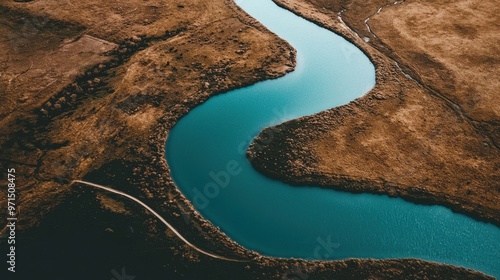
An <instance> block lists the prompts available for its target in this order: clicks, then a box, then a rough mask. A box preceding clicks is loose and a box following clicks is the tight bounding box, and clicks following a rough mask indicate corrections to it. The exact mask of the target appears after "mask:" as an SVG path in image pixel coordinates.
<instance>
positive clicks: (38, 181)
mask: <svg viewBox="0 0 500 280" xmlns="http://www.w3.org/2000/svg"><path fill="white" fill-rule="evenodd" d="M0 14H1V15H2V16H1V17H0V34H5V35H4V36H2V37H1V38H0V54H1V55H0V68H1V71H0V94H1V96H2V98H3V99H2V100H3V102H4V103H3V106H2V107H1V108H0V116H1V118H0V127H1V129H0V146H1V147H2V149H1V151H2V152H1V154H0V165H1V170H4V171H2V172H4V173H5V170H6V169H7V168H15V169H16V176H17V177H16V179H17V180H16V183H17V194H18V199H17V204H18V212H19V221H18V225H17V234H18V236H17V243H18V244H19V245H18V273H17V276H20V277H21V278H20V279H30V278H34V277H35V276H36V277H37V278H40V279H45V278H47V277H49V276H50V279H110V278H113V277H115V278H116V277H118V276H116V275H123V273H124V272H126V273H127V274H128V275H134V276H136V277H137V278H138V279H139V278H141V279H157V278H160V277H164V278H171V279H235V278H237V279H282V278H283V277H285V279H286V277H288V278H289V279H293V277H295V279H297V277H299V279H330V278H331V277H339V278H340V279H391V278H392V279H407V278H418V279H427V278H431V279H442V277H443V276H447V277H449V278H460V279H478V278H486V276H484V275H481V274H479V273H476V272H472V271H469V270H465V269H460V268H455V267H452V266H446V265H439V264H435V263H429V262H422V261H418V260H386V261H377V260H347V261H339V262H324V263H318V262H306V261H302V260H281V259H270V258H263V257H260V256H259V255H257V254H256V253H254V252H249V251H247V250H245V249H244V248H241V247H240V246H238V245H237V244H234V243H232V242H231V241H230V240H228V239H227V238H226V237H225V236H224V235H223V234H222V233H221V232H220V231H218V229H217V228H215V227H213V226H212V225H211V224H210V223H208V222H207V221H205V220H203V219H202V218H201V217H200V216H199V215H198V214H197V213H196V212H195V211H193V209H192V207H191V205H190V204H189V202H188V201H186V200H185V199H184V197H183V196H182V194H180V193H179V191H178V190H177V188H176V187H175V185H174V184H173V183H172V181H171V179H170V176H169V169H168V166H167V165H166V162H165V160H164V158H163V154H164V142H165V139H166V137H167V135H168V131H169V129H170V128H171V127H172V126H173V125H174V124H175V122H176V121H177V120H178V119H179V118H180V117H181V116H182V115H184V114H186V113H187V112H188V111H189V110H190V109H191V108H193V107H194V106H196V105H198V104H200V103H202V102H203V101H205V100H206V99H207V98H209V97H210V96H213V95H215V94H219V93H223V92H225V91H227V90H230V89H233V88H237V87H241V86H244V85H248V84H252V83H255V82H257V81H259V80H263V79H269V78H276V77H279V76H282V75H284V74H285V73H286V72H288V71H291V70H292V69H293V66H294V63H295V62H294V58H295V53H294V50H293V49H292V48H291V47H290V46H289V45H288V44H287V43H286V42H283V41H282V40H281V39H279V38H277V37H276V36H274V35H273V34H271V33H269V32H268V31H266V30H265V28H263V27H262V26H261V25H260V24H259V23H257V22H255V21H254V20H253V19H251V18H250V17H248V16H247V15H245V14H244V13H243V12H242V11H241V10H239V9H238V8H237V7H236V6H235V5H234V3H233V2H232V1H224V0H217V1H198V0H191V1H172V0H160V1H139V0H132V1H130V0H128V1H122V0H118V1H113V2H112V3H106V2H102V1H94V0H89V1H71V0H64V1H63V0H60V1H48V0H37V1H11V0H0ZM485 129H486V128H485ZM487 143H492V142H491V141H487ZM481 145H483V144H481ZM492 145H493V143H492ZM482 147H486V146H485V145H483V146H482ZM488 147H489V146H488ZM491 156H492V157H493V156H494V154H492V155H491ZM5 177H6V176H3V175H2V184H3V185H5V184H6V181H5V179H4V178H5ZM73 179H84V180H88V181H91V182H95V183H100V184H104V185H107V186H112V187H115V188H117V189H120V190H123V191H125V192H127V193H130V194H132V195H135V196H137V197H139V198H140V199H141V200H143V201H144V202H146V203H147V204H149V205H150V206H152V207H153V208H155V209H156V211H158V212H160V213H161V214H162V215H163V216H164V217H165V218H166V219H167V220H168V221H169V222H171V223H172V224H173V225H174V226H175V227H176V228H177V229H179V231H181V233H182V234H183V235H185V236H186V237H187V238H188V239H189V240H192V241H193V242H194V243H196V244H198V245H199V246H200V247H203V248H204V249H206V250H209V251H212V252H216V253H219V254H223V255H226V256H231V257H235V258H242V259H247V260H248V262H245V263H229V262H224V261H220V260H214V259H210V258H208V257H205V256H200V255H199V254H197V253H196V252H193V251H192V250H190V249H189V248H188V247H187V246H185V245H184V244H183V243H182V242H180V241H179V240H178V239H177V238H175V237H174V236H173V234H172V233H171V232H169V231H168V230H166V228H165V227H163V226H162V225H161V224H159V223H158V221H156V220H155V219H154V218H152V217H151V216H149V215H148V214H147V213H145V212H144V210H143V209H141V208H139V207H137V206H136V205H134V204H132V203H130V202H128V201H126V200H124V199H122V198H120V197H116V196H110V195H108V194H105V193H102V192H97V191H95V190H93V189H89V188H88V187H85V186H78V185H76V184H71V181H72V180H73ZM6 197H7V193H6V190H5V189H2V191H0V204H2V205H6ZM2 213H4V212H3V210H2ZM0 223H2V224H1V225H2V228H3V225H5V222H4V221H3V220H2V221H1V222H0ZM5 234H6V230H5V228H4V229H3V230H2V237H5V236H6V235H5ZM5 241H6V240H5V238H2V239H1V241H0V242H1V243H0V244H1V248H2V251H4V250H3V248H6V242H5ZM5 251H6V249H5ZM2 256H5V254H2ZM2 260H3V259H2ZM4 263H5V262H4Z"/></svg>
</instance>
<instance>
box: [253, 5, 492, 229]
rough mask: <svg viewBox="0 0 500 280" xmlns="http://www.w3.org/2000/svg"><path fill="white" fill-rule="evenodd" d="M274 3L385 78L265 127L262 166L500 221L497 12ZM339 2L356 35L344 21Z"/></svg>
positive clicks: (258, 149)
mask: <svg viewBox="0 0 500 280" xmlns="http://www.w3.org/2000/svg"><path fill="white" fill-rule="evenodd" d="M277 2H279V3H280V4H281V5H283V6H285V7H287V8H289V9H291V10H293V11H294V12H297V13H299V14H301V15H303V16H304V17H307V18H309V19H311V20H314V21H316V22H317V23H318V24H321V25H323V26H325V27H327V28H330V29H331V30H334V31H336V32H338V33H342V34H343V35H344V36H345V37H347V38H348V39H349V40H351V41H353V42H354V43H355V44H357V45H358V46H360V48H362V49H363V50H364V51H365V52H366V53H367V54H368V55H369V57H370V58H371V60H372V61H373V62H374V64H375V65H376V71H377V85H376V86H375V88H374V89H373V90H372V91H371V92H369V93H368V94H367V95H366V96H364V97H362V98H359V99H357V100H355V101H354V102H351V103H350V104H348V105H346V106H342V107H339V108H334V109H331V110H328V111H325V112H322V113H320V114H317V115H315V116H311V117H306V118H302V119H299V120H294V121H290V122H288V123H285V124H283V125H280V126H277V127H274V128H269V129H268V131H265V132H263V133H262V134H261V136H259V137H258V138H257V139H256V141H255V142H254V143H253V145H252V147H251V148H250V150H249V153H248V154H249V157H250V158H251V160H252V163H253V164H254V166H255V167H256V168H257V169H259V170H260V171H262V172H263V173H265V174H268V175H270V176H273V177H276V178H280V179H282V180H285V181H287V182H290V183H294V184H314V185H321V186H324V187H330V188H335V189H341V190H347V191H352V192H374V193H382V194H389V195H391V196H400V197H403V198H405V199H408V200H411V201H416V202H420V203H429V204H441V205H445V206H447V207H449V208H451V209H452V210H454V211H458V212H461V213H465V214H467V215H470V216H473V217H475V218H478V219H482V220H485V221H489V222H492V223H495V224H497V225H499V224H500V219H499V218H500V215H499V213H500V207H499V205H498V201H499V199H500V184H499V182H500V152H499V149H498V143H499V141H500V138H499V135H498V131H500V130H499V120H500V119H499V114H500V108H499V107H498V104H500V100H499V99H500V97H499V96H498V94H496V93H497V92H498V91H499V90H500V81H499V80H498V79H497V78H496V77H495V73H497V72H498V69H499V64H498V59H499V56H498V53H499V52H498V44H497V43H498V42H499V39H500V38H499V37H500V36H499V35H498V32H496V31H498V28H497V25H496V22H497V20H498V13H497V11H498V8H497V7H496V6H495V5H494V4H493V3H484V2H480V1H473V2H470V1H458V2H457V1H453V2H451V1H407V2H403V3H402V4H398V5H389V6H387V7H385V8H384V9H383V10H382V11H381V13H379V14H377V15H374V14H375V13H376V12H377V10H378V8H379V7H382V6H384V5H386V4H387V3H394V2H393V1H378V2H380V3H378V2H377V1H374V2H370V4H363V3H365V1H344V2H343V3H342V5H339V4H338V5H332V4H331V2H330V1H320V0H317V1H313V0H311V1H295V0H279V1H277ZM376 2H377V3H376ZM342 9H346V10H345V11H343V12H342V13H341V15H342V16H343V20H344V22H346V24H347V25H348V26H350V28H352V30H353V31H350V30H348V29H347V27H346V26H344V25H342V24H341V22H340V21H339V20H338V19H337V16H338V12H341V11H342ZM478 15H481V16H480V17H479V19H478V18H477V16H478ZM368 17H370V20H369V21H368V24H369V25H370V29H371V30H372V32H373V33H370V32H369V31H368V28H367V27H366V26H365V23H364V22H365V19H366V18H368ZM356 33H357V34H359V37H358V36H356ZM365 37H366V38H369V42H368V43H366V42H365V39H366V38H365ZM395 62H397V63H398V64H399V67H400V68H401V69H402V70H401V69H399V68H398V67H397V66H396V64H395Z"/></svg>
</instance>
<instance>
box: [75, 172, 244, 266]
mask: <svg viewBox="0 0 500 280" xmlns="http://www.w3.org/2000/svg"><path fill="white" fill-rule="evenodd" d="M71 183H72V184H73V183H79V184H83V185H87V186H91V187H94V188H97V189H101V190H105V191H107V192H110V193H114V194H118V195H121V196H124V197H126V198H128V199H130V200H132V201H134V202H136V203H137V204H139V205H141V206H142V207H144V208H146V210H148V211H149V212H150V213H151V214H153V215H154V216H155V217H156V218H158V220H160V221H161V222H162V223H163V224H165V225H166V226H167V227H168V228H169V229H170V230H171V231H172V232H173V233H174V234H175V235H177V237H179V239H180V240H182V241H183V242H184V243H186V245H188V246H189V247H191V248H193V249H194V250H196V251H198V252H199V253H201V254H203V255H205V256H209V257H211V258H214V259H219V260H224V261H230V262H248V260H238V259H232V258H227V257H224V256H220V255H217V254H213V253H209V252H207V251H205V250H203V249H200V248H199V247H197V246H196V245H194V244H193V243H191V242H189V241H188V240H187V239H186V238H185V237H184V236H182V235H181V234H180V233H179V232H178V231H177V230H176V229H175V228H174V227H173V226H172V225H171V224H170V223H169V222H167V221H166V220H165V219H164V218H163V217H162V216H161V215H160V214H158V213H157V212H156V211H155V210H153V209H152V208H151V207H149V206H148V205H147V204H146V203H144V202H142V201H140V200H139V199H138V198H135V197H133V196H131V195H129V194H126V193H124V192H122V191H119V190H116V189H113V188H110V187H105V186H102V185H99V184H94V183H91V182H87V181H82V180H73V181H72V182H71Z"/></svg>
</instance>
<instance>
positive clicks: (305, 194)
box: [166, 0, 500, 277]
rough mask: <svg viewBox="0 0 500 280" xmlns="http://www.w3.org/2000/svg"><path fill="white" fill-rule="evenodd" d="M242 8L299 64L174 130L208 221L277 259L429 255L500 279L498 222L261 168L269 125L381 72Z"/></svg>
mask: <svg viewBox="0 0 500 280" xmlns="http://www.w3.org/2000/svg"><path fill="white" fill-rule="evenodd" d="M236 3H237V4H238V5H239V6H240V7H242V8H243V9H244V10H245V11H246V12H247V13H249V14H250V15H251V16H252V17H254V18H256V19H257V20H259V21H260V22H261V23H262V24H264V25H265V26H266V27H267V28H268V29H269V30H271V31H272V32H274V33H276V34H277V35H278V36H280V37H281V38H283V39H285V40H287V41H288V42H289V43H290V44H291V45H292V46H293V47H294V48H295V49H296V50H297V52H298V54H297V62H298V63H297V68H296V70H295V71H294V72H292V73H290V74H288V75H286V76H284V77H282V78H279V79H276V80H268V81H263V82H260V83H257V84H255V85H253V86H249V87H245V88H241V89H236V90H233V91H231V92H228V93H225V94H221V95H218V96H215V97H212V98H210V99H209V100H208V101H207V102H205V103H204V104H202V105H200V106H198V107H196V108H194V109H193V110H192V111H190V112H189V113H188V114H187V115H186V116H184V117H183V118H182V119H180V120H179V122H178V123H177V124H176V125H175V127H174V128H173V129H172V130H171V132H170V134H169V137H168V139H167V143H166V158H167V162H168V164H169V166H170V168H171V170H172V177H173V179H174V181H175V183H176V184H177V186H178V187H179V188H180V190H181V191H182V193H183V194H184V195H185V196H186V197H187V198H188V199H190V200H191V201H192V203H193V204H194V206H195V207H196V209H197V210H198V211H199V212H200V213H201V214H202V215H203V217H205V218H206V219H208V220H209V221H211V222H212V223H213V224H215V225H216V226H219V227H220V229H221V230H222V231H223V232H225V233H226V234H227V235H228V236H229V237H230V238H232V239H233V240H235V241H236V242H238V243H239V244H241V245H242V246H244V247H246V248H248V249H251V250H255V251H257V252H260V253H262V254H263V255H267V256H275V257H296V258H305V259H345V258H378V259H384V258H419V259H423V260H429V261H436V262H442V263H447V264H453V265H459V266H464V267H467V268H472V269H476V270H479V271H482V272H484V273H487V274H490V275H494V276H496V277H500V229H499V228H498V227H496V226H494V225H492V224H488V223H484V222H480V221H476V220H474V219H471V218H468V217H466V216H464V215H460V214H456V213H453V212H451V211H450V210H449V209H447V208H445V207H441V206H426V205H416V204H413V203H410V202H406V201H404V200H402V199H398V198H389V197H388V196H383V195H373V194H351V193H347V192H340V191H333V190H327V189H322V188H319V187H297V186H289V185H287V184H284V183H282V182H280V181H276V180H272V179H269V178H267V177H265V176H263V175H261V174H260V173H258V172H256V171H255V170H254V169H253V168H252V166H251V165H250V163H249V161H248V159H247V158H246V157H245V150H246V148H247V147H248V145H249V144H250V142H251V140H252V139H253V138H254V137H255V136H256V135H257V134H258V133H259V132H260V131H261V130H262V129H263V128H264V127H266V126H271V125H276V124H278V123H281V122H284V121H286V120H290V119H294V118H298V117H301V116H304V115H311V114H314V113H318V112H320V111H322V110H326V109H329V108H332V107H335V106H339V105H342V104H346V103H348V102H349V101H351V100H353V99H355V98H357V97H360V96H362V95H363V94H365V93H366V92H368V91H369V90H370V89H371V88H372V87H373V86H374V84H375V70H374V66H373V65H372V63H371V62H370V61H369V59H368V58H367V57H366V56H365V55H364V54H363V53H362V52H361V51H360V50H359V49H358V48H357V47H356V46H354V45H352V44H351V43H349V42H347V41H346V40H344V39H343V38H341V37H340V36H338V35H336V34H334V33H332V32H330V31H328V30H326V29H323V28H321V27H318V26H316V25H314V24H312V23H310V22H308V21H306V20H304V19H302V18H300V17H298V16H296V15H294V14H292V13H290V12H288V11H286V10H284V9H281V8H279V7H278V6H276V5H275V4H274V3H273V2H272V1H271V0H251V1H250V0H237V1H236ZM339 160H342V159H341V158H339ZM359 164H360V165H362V164H363V163H362V162H360V163H359Z"/></svg>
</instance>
